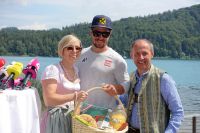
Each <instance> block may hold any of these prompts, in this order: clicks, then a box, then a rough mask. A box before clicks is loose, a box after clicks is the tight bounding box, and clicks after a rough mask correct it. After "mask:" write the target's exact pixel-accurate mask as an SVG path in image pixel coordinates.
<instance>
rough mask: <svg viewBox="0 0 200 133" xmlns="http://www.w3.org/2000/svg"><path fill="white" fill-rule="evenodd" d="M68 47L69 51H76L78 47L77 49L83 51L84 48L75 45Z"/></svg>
mask: <svg viewBox="0 0 200 133" xmlns="http://www.w3.org/2000/svg"><path fill="white" fill-rule="evenodd" d="M66 49H67V50H68V51H74V50H75V49H76V51H81V50H82V47H73V46H68V47H66Z"/></svg>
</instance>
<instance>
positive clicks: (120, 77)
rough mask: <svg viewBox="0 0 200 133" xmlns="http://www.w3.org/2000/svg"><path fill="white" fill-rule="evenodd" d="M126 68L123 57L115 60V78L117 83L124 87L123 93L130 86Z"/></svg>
mask: <svg viewBox="0 0 200 133" xmlns="http://www.w3.org/2000/svg"><path fill="white" fill-rule="evenodd" d="M127 68H128V67H127V63H126V61H125V60H124V59H123V60H121V61H119V62H117V65H116V68H115V78H116V80H117V82H118V84H121V85H122V86H123V87H124V89H125V93H127V92H128V90H129V86H130V77H129V74H128V70H127Z"/></svg>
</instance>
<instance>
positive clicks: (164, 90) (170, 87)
mask: <svg viewBox="0 0 200 133" xmlns="http://www.w3.org/2000/svg"><path fill="white" fill-rule="evenodd" d="M161 94H162V96H163V98H164V100H165V102H166V104H167V105H168V108H169V110H170V114H171V117H170V120H169V123H168V126H167V128H166V130H165V133H176V132H178V129H179V127H180V125H181V122H182V120H183V117H184V111H183V106H182V103H181V99H180V96H179V94H178V91H177V88H176V84H175V81H174V80H173V79H172V78H171V77H170V76H169V75H168V74H163V76H162V77H161Z"/></svg>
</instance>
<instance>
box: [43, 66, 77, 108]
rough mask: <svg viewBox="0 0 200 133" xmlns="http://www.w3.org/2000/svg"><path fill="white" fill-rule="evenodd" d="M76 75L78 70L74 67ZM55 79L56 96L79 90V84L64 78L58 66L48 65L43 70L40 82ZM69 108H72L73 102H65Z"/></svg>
mask: <svg viewBox="0 0 200 133" xmlns="http://www.w3.org/2000/svg"><path fill="white" fill-rule="evenodd" d="M74 69H75V72H76V75H78V69H77V68H76V67H75V66H74ZM45 79H55V80H56V81H57V90H56V91H57V93H58V94H61V95H62V94H63V95H64V94H70V93H74V92H75V91H79V90H80V83H73V82H71V81H69V80H68V79H67V78H65V75H64V71H63V69H62V67H61V65H60V64H53V65H49V66H47V67H46V68H45V70H44V72H43V74H42V80H45ZM66 104H67V105H69V106H70V107H73V106H74V102H73V101H71V102H67V103H66ZM66 104H65V105H66Z"/></svg>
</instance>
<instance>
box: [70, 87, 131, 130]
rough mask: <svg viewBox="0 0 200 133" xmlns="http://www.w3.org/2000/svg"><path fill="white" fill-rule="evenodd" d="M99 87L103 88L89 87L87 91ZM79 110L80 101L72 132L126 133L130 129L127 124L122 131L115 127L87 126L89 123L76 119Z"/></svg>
mask: <svg viewBox="0 0 200 133" xmlns="http://www.w3.org/2000/svg"><path fill="white" fill-rule="evenodd" d="M97 89H102V88H101V87H94V88H91V89H89V90H88V91H87V92H88V93H89V92H91V91H94V90H97ZM114 97H115V99H116V100H117V101H118V102H119V104H120V105H121V106H122V107H123V109H124V106H123V104H122V102H121V100H120V99H119V98H118V96H114ZM79 110H80V102H77V104H76V105H75V108H74V112H73V115H72V132H73V133H125V132H127V131H128V126H126V128H125V129H124V130H122V131H116V130H114V129H109V128H108V129H105V130H101V129H98V128H94V127H91V126H87V125H85V124H83V123H82V122H80V121H79V120H77V119H75V115H78V114H79V112H80V111H79ZM124 110H125V109H124Z"/></svg>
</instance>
